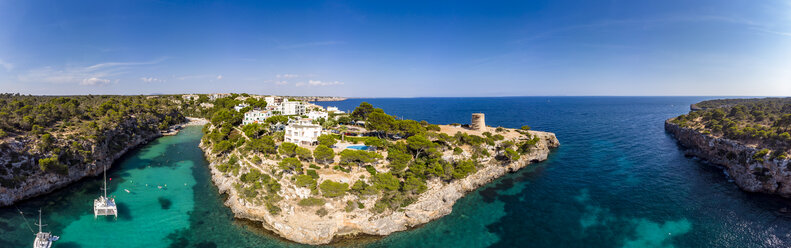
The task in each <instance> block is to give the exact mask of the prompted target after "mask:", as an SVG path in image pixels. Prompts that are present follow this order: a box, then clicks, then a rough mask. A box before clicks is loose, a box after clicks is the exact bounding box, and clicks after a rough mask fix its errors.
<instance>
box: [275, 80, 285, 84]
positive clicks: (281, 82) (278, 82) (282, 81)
mask: <svg viewBox="0 0 791 248" xmlns="http://www.w3.org/2000/svg"><path fill="white" fill-rule="evenodd" d="M275 84H276V85H286V84H288V81H285V80H281V81H276V82H275Z"/></svg>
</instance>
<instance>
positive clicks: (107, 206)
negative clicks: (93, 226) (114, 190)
mask: <svg viewBox="0 0 791 248" xmlns="http://www.w3.org/2000/svg"><path fill="white" fill-rule="evenodd" d="M99 215H101V216H106V215H113V216H115V218H118V207H117V206H116V205H115V199H113V198H108V197H107V168H105V169H104V195H103V196H99V198H97V199H94V200H93V217H94V218H96V217H99Z"/></svg>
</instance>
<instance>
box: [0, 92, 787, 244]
mask: <svg viewBox="0 0 791 248" xmlns="http://www.w3.org/2000/svg"><path fill="white" fill-rule="evenodd" d="M704 99H707V98H701V97H515V98H417V99H351V100H347V101H343V102H324V103H319V104H321V105H325V106H338V107H340V108H341V109H349V110H351V109H353V108H354V106H357V105H358V104H359V103H360V102H361V101H363V100H364V101H368V102H370V103H372V104H374V106H376V107H381V108H383V109H385V111H386V112H388V113H390V114H395V115H398V116H399V117H404V118H409V119H417V120H427V121H429V122H432V123H468V122H469V118H470V113H472V112H484V113H486V121H487V124H489V125H492V126H506V127H520V126H522V125H525V124H527V125H530V126H531V127H533V129H535V130H545V131H550V132H554V133H556V134H557V136H558V139H560V142H561V147H560V148H558V149H556V150H554V151H553V152H552V154H551V155H550V157H549V160H547V161H545V162H542V163H539V164H536V165H535V166H530V167H528V168H526V169H523V170H520V171H518V172H516V173H513V174H509V175H507V176H504V177H502V178H500V179H498V180H496V181H495V182H493V183H491V184H489V185H487V186H485V187H482V188H480V189H479V190H477V191H475V192H473V193H471V194H469V195H467V196H466V197H464V198H462V199H460V200H459V201H458V202H457V203H456V205H455V206H454V209H453V213H451V214H450V215H448V216H446V217H444V218H441V219H439V220H437V221H434V222H431V223H428V224H426V225H423V226H421V227H419V228H416V229H414V230H410V231H406V232H399V233H396V234H393V235H390V236H388V237H385V238H381V239H367V238H363V239H360V240H354V241H347V242H343V243H341V244H339V245H341V246H347V245H352V246H371V247H382V246H388V247H484V246H494V247H525V246H530V247H673V246H675V247H788V246H790V245H791V244H789V243H791V235H790V234H789V233H791V217H789V216H784V215H781V214H779V213H778V211H777V210H778V209H780V208H782V207H785V206H789V201H788V200H786V199H782V198H779V197H775V196H768V195H761V194H750V193H745V192H742V191H740V190H739V189H738V188H737V187H736V186H735V185H734V184H733V183H732V182H729V181H728V178H727V177H726V176H725V175H724V174H723V173H722V170H721V169H718V168H716V167H713V166H709V165H706V164H705V163H702V162H700V161H698V160H696V159H693V158H687V157H684V156H683V153H682V152H681V150H680V149H679V147H678V146H677V145H676V143H675V141H674V140H673V139H672V138H671V137H670V136H668V135H667V134H665V132H664V130H663V126H662V125H663V121H664V120H665V119H667V118H670V117H673V116H676V115H679V114H681V113H686V112H687V111H688V109H689V104H691V103H694V102H698V101H700V100H704ZM199 138H200V128H198V127H190V128H187V129H185V130H184V131H182V133H181V134H179V135H177V136H173V137H163V138H160V139H158V140H156V141H154V142H152V143H150V144H148V145H146V146H143V147H142V148H141V149H138V150H136V151H134V152H131V153H130V154H129V155H128V156H125V157H124V158H123V159H122V161H120V162H119V163H118V164H116V165H114V167H113V169H112V170H110V172H109V174H108V176H109V177H112V178H113V180H112V181H111V182H110V185H109V188H110V192H112V193H111V194H113V195H116V196H117V199H118V200H117V201H118V203H119V206H120V208H119V210H120V211H121V215H120V216H119V218H118V220H111V219H109V220H108V219H106V218H99V219H97V220H95V219H94V218H93V215H92V212H91V210H92V209H91V201H92V200H93V198H95V197H96V196H97V195H98V193H99V187H100V185H101V177H99V178H90V179H85V180H82V181H80V182H78V183H76V184H74V185H71V186H69V187H67V188H66V189H63V190H59V191H56V192H54V193H52V194H49V195H46V196H43V197H38V198H35V199H32V200H28V201H25V202H22V203H20V204H18V206H19V208H20V209H22V210H23V211H24V212H26V213H27V216H28V218H29V221H32V218H33V217H34V216H33V215H34V214H35V211H36V209H37V208H38V207H42V208H43V209H44V213H45V222H46V223H48V224H50V226H48V227H47V228H48V229H50V230H52V231H53V232H54V233H55V234H57V235H61V238H62V239H61V241H58V242H57V243H56V245H55V247H280V246H301V245H298V244H294V243H291V242H288V241H283V240H281V239H279V238H277V237H275V236H272V234H271V233H268V232H265V231H262V230H261V229H260V228H257V227H255V224H251V223H249V222H244V221H237V220H234V219H233V217H232V214H231V213H230V211H229V210H228V209H227V208H225V207H224V206H223V205H222V200H223V199H222V196H220V195H218V193H217V189H216V187H214V186H213V185H212V184H211V182H210V179H209V173H208V170H207V168H206V165H207V164H206V161H205V159H204V158H203V155H202V153H201V151H200V149H198V148H197V144H198V142H199ZM149 166H150V167H149ZM146 183H148V184H149V187H146V186H145V184H146ZM164 184H167V187H166V189H158V188H157V187H156V185H164ZM152 185H154V186H153V187H152ZM123 189H129V190H130V192H132V193H126V192H125V191H124V190H123ZM31 224H32V223H31ZM32 238H33V236H32V234H31V233H30V231H29V230H28V229H27V227H26V226H25V224H24V221H23V220H22V218H21V217H20V215H19V213H17V211H16V209H15V208H14V207H6V208H0V247H29V246H30V243H31V241H32Z"/></svg>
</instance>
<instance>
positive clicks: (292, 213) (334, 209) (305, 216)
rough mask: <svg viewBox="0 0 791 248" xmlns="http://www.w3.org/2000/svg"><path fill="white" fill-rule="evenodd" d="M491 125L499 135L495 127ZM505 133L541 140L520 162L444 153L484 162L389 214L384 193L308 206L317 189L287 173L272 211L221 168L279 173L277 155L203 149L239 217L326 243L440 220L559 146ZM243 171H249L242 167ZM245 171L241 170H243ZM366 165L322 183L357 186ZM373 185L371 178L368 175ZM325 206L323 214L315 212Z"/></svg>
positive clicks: (294, 237) (330, 174)
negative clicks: (381, 207)
mask: <svg viewBox="0 0 791 248" xmlns="http://www.w3.org/2000/svg"><path fill="white" fill-rule="evenodd" d="M441 127H442V132H446V133H455V132H459V131H462V132H464V130H467V131H466V132H468V133H470V134H473V135H474V134H478V135H480V134H481V133H482V132H481V131H469V130H468V129H464V128H461V127H453V126H441ZM488 129H491V130H490V131H492V133H495V129H494V128H488ZM497 130H498V131H499V132H501V133H504V134H505V136H506V140H508V139H509V138H513V139H514V140H518V139H520V138H522V139H523V138H524V137H523V136H520V135H526V136H527V137H532V138H534V139H535V140H537V142H535V145H534V147H533V148H532V149H530V151H529V152H526V153H525V154H523V155H522V156H521V157H519V158H518V159H517V160H511V161H503V160H500V159H495V157H501V156H504V154H503V152H502V151H499V152H498V151H497V149H496V147H495V146H493V145H484V149H486V150H487V151H489V152H490V153H491V154H493V155H492V156H488V157H476V158H473V157H472V155H471V154H472V151H471V150H468V149H469V147H465V148H464V151H463V152H461V154H459V153H454V152H453V151H445V152H443V153H442V157H443V158H444V159H446V160H448V161H462V160H469V159H476V160H477V162H478V163H480V166H479V167H478V169H477V170H476V171H475V172H474V173H471V174H469V175H468V176H466V177H464V178H461V179H458V180H444V179H440V178H432V179H429V180H428V181H427V182H426V185H427V189H426V190H425V191H424V192H422V193H420V194H419V195H418V196H417V199H416V200H415V201H414V202H412V203H411V204H409V205H407V206H405V207H402V208H399V209H398V210H386V211H384V212H377V211H373V210H372V208H373V206H374V205H376V204H377V201H378V200H379V199H380V198H381V197H382V196H381V195H371V196H361V195H354V194H346V195H344V196H341V197H338V198H328V199H327V200H326V202H324V201H322V203H321V205H320V206H315V205H311V206H305V205H302V204H300V201H301V200H305V199H309V198H313V197H316V193H315V191H314V192H311V190H310V189H308V188H305V187H299V186H297V185H296V184H295V183H294V181H293V180H290V179H289V177H288V176H283V177H281V178H280V179H277V180H278V183H279V184H280V185H282V187H279V188H280V189H279V191H278V192H277V194H279V196H280V197H282V199H281V200H280V201H278V202H276V203H274V204H275V205H276V206H275V207H276V208H278V209H281V211H277V212H274V213H273V211H271V208H272V207H269V206H267V205H266V204H262V203H261V202H258V201H256V200H251V199H249V198H247V197H244V196H243V195H242V194H243V192H241V191H242V190H240V189H241V188H240V187H239V183H240V182H239V180H240V179H239V178H240V177H239V176H238V175H234V174H233V173H230V172H227V171H226V172H223V171H221V170H220V169H218V167H219V166H221V164H224V163H227V158H228V156H239V157H241V158H242V159H240V161H239V163H243V164H247V166H250V167H253V168H257V169H260V170H262V171H274V169H273V168H276V164H277V163H278V162H279V161H278V160H276V159H270V158H266V159H263V161H261V162H250V161H249V160H247V159H246V158H245V157H249V156H246V155H245V154H243V153H240V152H239V151H234V152H232V153H231V154H229V155H220V156H218V155H217V154H215V153H213V152H211V147H210V146H209V144H207V143H206V142H205V141H206V140H205V139H204V142H202V143H201V148H203V150H204V151H205V153H206V158H207V159H208V160H209V162H210V163H211V165H210V168H211V174H212V181H213V182H214V184H215V185H217V187H218V188H219V190H220V192H221V193H224V194H227V199H226V201H225V205H226V206H228V207H229V208H230V209H231V210H232V211H233V213H234V215H235V216H236V217H237V218H242V219H248V220H252V221H257V222H260V223H261V225H262V226H263V227H264V228H265V229H268V230H271V231H272V232H274V233H276V234H277V235H280V236H282V237H283V238H286V239H288V240H291V241H294V242H298V243H304V244H313V245H317V244H327V243H330V242H332V241H333V239H336V238H339V237H344V236H353V235H355V234H367V235H378V236H383V235H388V234H391V233H393V232H398V231H404V230H407V229H409V228H411V227H415V226H418V225H421V224H424V223H427V222H429V221H432V220H435V219H438V218H440V217H442V216H445V215H447V214H450V213H451V211H452V207H453V204H454V203H455V202H456V200H458V199H459V198H461V197H463V196H464V195H465V194H466V193H468V192H470V191H472V190H475V189H476V188H478V187H480V186H481V185H484V184H486V183H488V182H491V181H492V180H494V179H496V178H498V177H500V176H503V175H505V174H506V173H509V172H513V171H517V170H519V169H521V168H524V167H526V166H528V165H529V164H531V163H536V162H539V161H543V160H546V159H547V156H548V154H549V152H550V149H551V148H555V147H558V146H559V145H560V144H559V142H558V140H557V138H556V137H555V135H554V134H553V133H548V132H539V131H522V130H514V129H505V130H501V128H498V129H497ZM373 167H374V168H375V169H376V170H377V171H379V172H380V173H381V172H384V171H387V168H388V166H387V161H384V162H383V163H379V164H375V165H374V166H373ZM241 170H242V172H243V171H245V170H247V169H246V166H244V165H243V166H242V168H241ZM240 173H241V172H240ZM368 173H369V172H368V171H366V169H365V168H359V167H352V168H351V171H350V172H348V173H339V172H337V171H333V170H332V169H326V167H325V168H324V169H320V170H318V174H319V178H318V179H317V180H316V181H317V184H321V182H322V181H325V180H333V181H337V182H342V183H348V184H349V185H351V184H353V183H354V182H355V181H356V180H357V178H365V177H366V175H368ZM273 177H274V176H273ZM367 180H368V182H369V183H371V182H370V179H367ZM349 202H356V204H359V205H358V206H353V207H352V208H351V209H350V208H349V206H348V203H349ZM316 209H320V211H321V210H322V209H323V210H326V211H325V212H324V213H321V214H319V213H320V212H318V211H316Z"/></svg>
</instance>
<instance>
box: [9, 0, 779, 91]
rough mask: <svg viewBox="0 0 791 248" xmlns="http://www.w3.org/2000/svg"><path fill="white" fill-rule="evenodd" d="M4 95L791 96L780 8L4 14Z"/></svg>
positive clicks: (715, 4) (675, 2)
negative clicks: (234, 93)
mask: <svg viewBox="0 0 791 248" xmlns="http://www.w3.org/2000/svg"><path fill="white" fill-rule="evenodd" d="M0 92H20V93H24V94H56V95H62V94H151V93H192V92H197V93H211V92H249V93H259V94H283V95H339V96H352V97H366V96H367V97H416V96H534V95H542V96H544V95H553V96H554V95H738V96H744V95H752V96H774V95H786V96H787V95H791V2H789V1H780V0H761V1H755V0H751V1H732V0H699V1H689V0H665V1H589V0H579V1H566V0H559V1H558V0H553V1H528V0H525V1H476V2H472V1H470V2H467V1H430V2H429V1H414V2H412V1H410V2H407V1H393V2H389V1H326V2H324V1H249V2H242V1H236V2H233V3H230V2H212V1H184V2H182V1H106V0H103V1H37V0H19V1H18V0H0Z"/></svg>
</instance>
